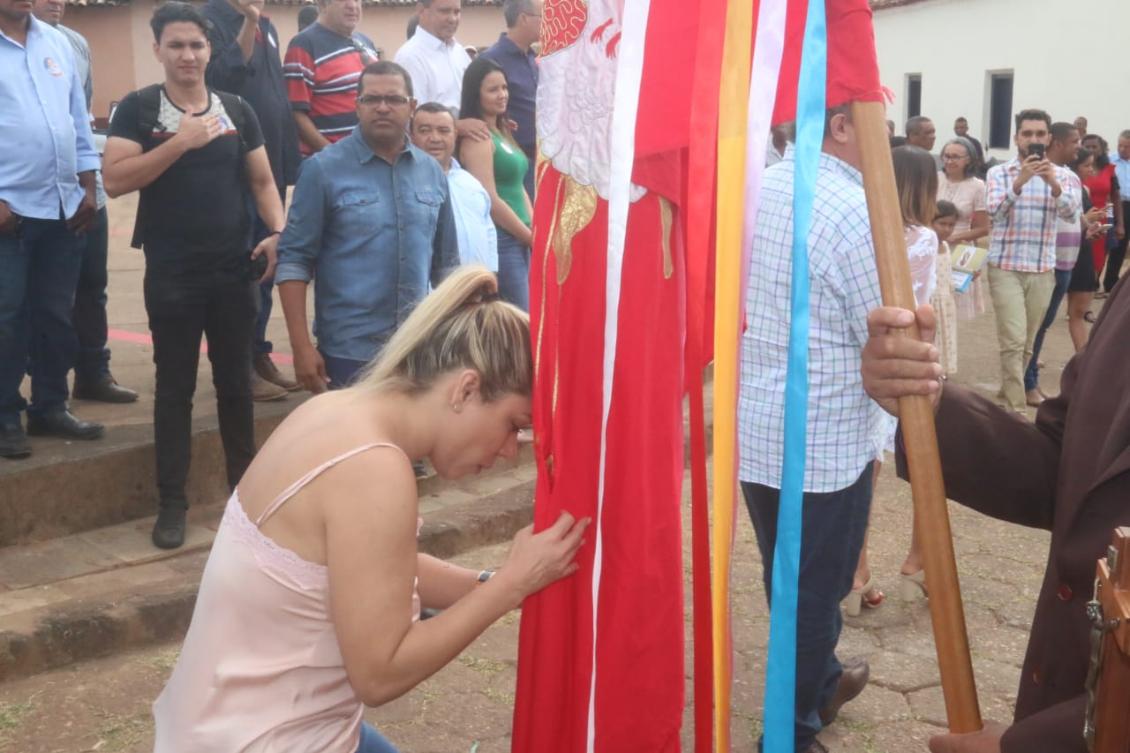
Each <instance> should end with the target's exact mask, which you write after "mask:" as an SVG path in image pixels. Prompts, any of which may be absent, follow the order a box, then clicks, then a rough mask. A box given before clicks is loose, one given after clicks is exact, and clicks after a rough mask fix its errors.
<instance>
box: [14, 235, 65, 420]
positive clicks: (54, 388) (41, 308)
mask: <svg viewBox="0 0 1130 753" xmlns="http://www.w3.org/2000/svg"><path fill="white" fill-rule="evenodd" d="M84 245H85V241H84V239H83V238H82V236H78V235H75V234H74V233H72V232H71V231H70V230H68V229H67V225H66V222H64V221H63V220H35V219H26V218H25V219H24V221H23V226H22V229H21V232H20V234H19V235H18V236H12V235H0V422H3V423H5V424H14V423H16V422H18V421H19V417H20V411H22V410H23V409H24V408H25V407H26V408H27V409H28V412H29V413H39V414H43V413H50V412H52V411H57V410H61V409H62V408H64V407H65V406H66V403H67V395H68V392H67V372H69V371H70V370H71V367H72V366H73V365H74V362H75V353H76V351H77V350H78V341H77V338H76V337H75V330H74V326H73V325H72V320H71V312H72V310H73V308H74V304H75V288H76V286H77V285H78V278H79V269H80V267H81V266H82V251H83V246H84ZM25 374H31V405H30V406H28V405H27V403H26V402H25V401H24V399H23V397H21V396H20V384H21V383H22V382H23V379H24V375H25Z"/></svg>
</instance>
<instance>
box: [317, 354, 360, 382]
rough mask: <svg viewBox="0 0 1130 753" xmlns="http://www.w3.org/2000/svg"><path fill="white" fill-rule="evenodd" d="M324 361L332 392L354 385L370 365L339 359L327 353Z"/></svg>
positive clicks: (323, 358)
mask: <svg viewBox="0 0 1130 753" xmlns="http://www.w3.org/2000/svg"><path fill="white" fill-rule="evenodd" d="M319 353H321V351H319ZM322 360H323V361H325V362H326V376H328V377H329V378H330V384H329V388H330V389H331V390H343V389H345V388H346V387H348V386H349V385H351V384H353V380H355V379H356V378H357V375H358V374H360V373H361V370H362V369H364V368H365V367H366V366H368V365H369V362H368V361H354V360H353V359H352V358H338V357H337V356H328V355H326V354H325V353H322Z"/></svg>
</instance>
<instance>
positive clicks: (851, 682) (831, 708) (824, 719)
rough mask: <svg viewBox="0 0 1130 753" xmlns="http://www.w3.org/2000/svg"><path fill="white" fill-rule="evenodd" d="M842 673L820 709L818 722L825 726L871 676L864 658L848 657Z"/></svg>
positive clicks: (861, 689) (869, 666)
mask: <svg viewBox="0 0 1130 753" xmlns="http://www.w3.org/2000/svg"><path fill="white" fill-rule="evenodd" d="M843 668H844V669H843V674H842V675H840V682H839V684H837V685H836V692H835V693H833V694H832V698H831V699H830V700H829V701H828V703H826V704H825V705H824V708H822V709H820V723H821V724H823V725H824V726H825V727H827V726H828V725H829V724H831V723H832V722H834V721H835V720H836V716H837V715H838V714H839V713H840V707H842V706H843V705H844V704H845V703H847V702H848V701H850V700H851V699H853V698H855V697H856V696H857V695H859V694H860V693H862V692H863V689H864V688H866V687H867V680H868V679H870V677H871V665H870V664H868V663H867V660H866V659H848V660H847V661H846V662H844V664H843Z"/></svg>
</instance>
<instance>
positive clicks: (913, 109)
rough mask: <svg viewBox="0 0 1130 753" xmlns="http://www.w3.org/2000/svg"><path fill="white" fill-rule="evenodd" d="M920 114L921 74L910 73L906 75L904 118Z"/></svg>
mask: <svg viewBox="0 0 1130 753" xmlns="http://www.w3.org/2000/svg"><path fill="white" fill-rule="evenodd" d="M921 114H922V74H921V73H911V74H909V75H908V76H907V77H906V118H907V120H909V119H911V118H913V117H916V116H918V115H921Z"/></svg>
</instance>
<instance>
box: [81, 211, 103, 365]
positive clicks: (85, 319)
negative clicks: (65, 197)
mask: <svg viewBox="0 0 1130 753" xmlns="http://www.w3.org/2000/svg"><path fill="white" fill-rule="evenodd" d="M109 236H110V228H109V220H108V218H107V216H106V208H105V207H103V208H102V209H99V210H98V214H97V215H95V217H94V222H93V223H91V225H90V227H89V228H87V230H86V235H85V236H84V238H85V240H84V243H83V252H82V268H81V270H80V272H79V277H78V288H77V289H76V290H75V307H74V325H75V334H76V335H77V336H78V357H77V358H76V359H75V381H80V382H88V383H93V382H97V381H99V380H100V379H102V378H104V377H107V376H109V375H110V349H109V348H107V347H106V339H107V334H106V333H107V328H108V326H109V325H108V321H107V319H106V284H107V282H108V280H109V276H108V274H107V272H106V263H107V255H108V248H109V245H110V244H109Z"/></svg>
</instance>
